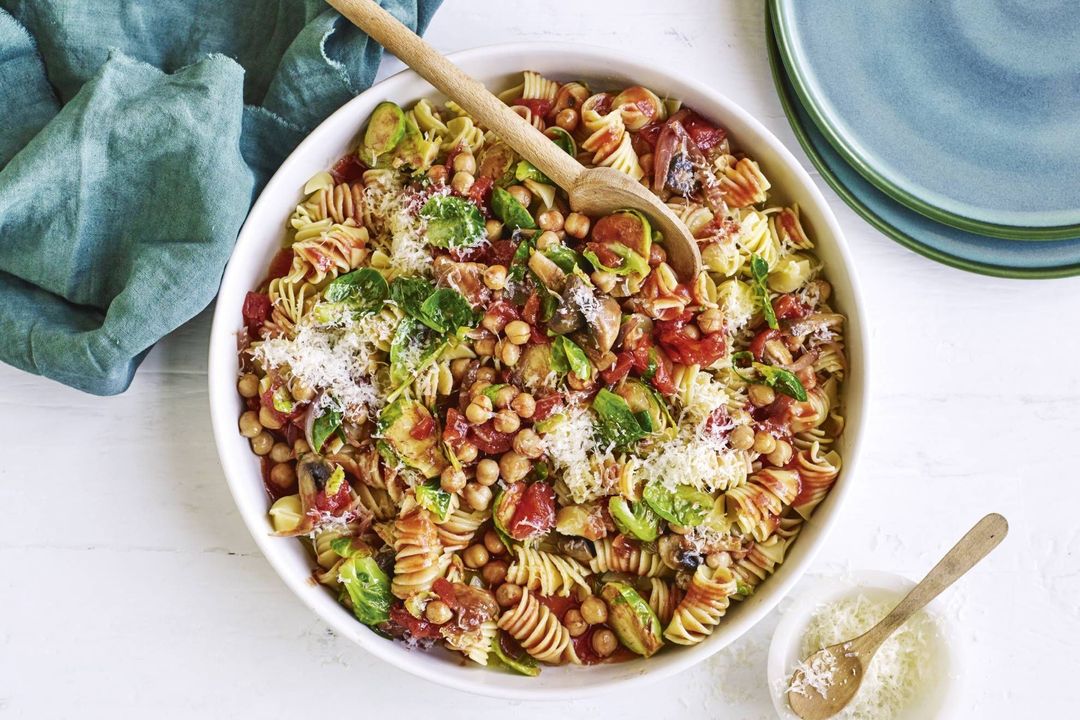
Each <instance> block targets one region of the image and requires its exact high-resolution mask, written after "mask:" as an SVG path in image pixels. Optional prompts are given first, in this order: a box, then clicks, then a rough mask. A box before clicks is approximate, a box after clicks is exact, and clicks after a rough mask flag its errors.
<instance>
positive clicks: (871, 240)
mask: <svg viewBox="0 0 1080 720" xmlns="http://www.w3.org/2000/svg"><path fill="white" fill-rule="evenodd" d="M496 8H501V9H496ZM511 8H512V9H511ZM764 33H765V28H764V25H763V17H762V3H761V2H760V0H741V1H739V2H734V1H733V2H728V1H725V0H721V1H720V2H716V1H715V0H714V1H713V2H705V1H704V0H664V2H657V1H656V0H589V1H583V0H558V1H553V0H548V1H546V2H531V3H526V2H513V3H505V2H498V3H497V2H494V0H447V2H446V3H445V4H444V6H443V8H442V9H441V10H440V11H439V13H438V14H437V15H436V17H435V20H434V22H433V23H432V26H431V29H430V32H429V35H428V37H429V39H430V40H431V41H432V42H433V43H434V44H435V45H436V46H437V47H438V48H440V49H442V50H446V51H450V50H459V49H464V48H468V47H473V46H476V45H484V44H490V43H495V42H505V41H508V40H514V39H521V40H562V41H572V42H581V43H591V44H595V45H603V46H610V47H618V48H620V49H623V50H627V49H631V50H634V51H636V52H637V53H639V54H640V55H641V57H642V59H645V60H649V61H655V62H656V63H658V64H661V65H663V66H666V67H668V68H670V69H672V70H674V71H676V72H680V73H685V74H686V75H689V76H693V77H696V78H698V79H700V80H702V81H705V82H707V83H711V84H713V85H714V86H716V87H718V88H719V89H720V90H721V91H722V92H724V93H726V94H727V95H728V96H729V97H731V98H734V99H735V100H736V102H738V103H740V104H741V105H743V107H745V108H746V109H747V110H749V111H750V112H751V113H753V114H754V115H756V116H757V117H758V118H759V119H761V120H762V121H763V122H764V123H765V124H766V125H767V126H768V127H769V128H770V129H771V130H772V131H773V132H774V133H776V134H777V135H778V136H779V137H780V138H781V139H782V140H783V141H784V142H785V143H786V144H787V145H788V147H789V148H791V150H792V151H793V152H794V153H795V154H796V155H797V156H798V157H799V158H800V159H802V160H803V161H804V163H805V164H806V166H807V168H808V169H810V170H812V168H811V166H810V165H809V163H808V162H806V161H805V156H804V155H803V153H802V152H801V150H800V149H799V146H798V144H797V143H796V141H795V139H794V137H793V135H792V133H791V131H790V129H789V127H788V124H787V120H786V119H785V117H784V115H783V112H782V111H781V109H780V104H779V102H778V101H777V99H776V96H775V93H774V91H773V86H772V81H771V80H770V76H769V68H768V62H767V59H766V53H765V44H764V37H765V36H764ZM399 68H400V64H399V63H397V62H396V61H390V62H387V63H385V64H384V67H383V69H382V73H381V75H383V76H384V75H385V74H387V73H388V72H393V71H396V70H397V69H399ZM821 186H822V189H823V190H824V192H825V194H826V195H827V196H829V197H830V198H831V199H832V205H833V207H834V210H835V212H836V213H837V215H838V217H839V218H840V222H841V224H842V225H843V227H844V228H845V230H846V232H847V236H848V239H849V241H850V244H851V246H852V250H853V253H854V256H855V260H856V263H857V272H859V273H860V274H861V276H862V279H863V287H864V288H865V291H866V303H867V317H868V318H869V319H870V345H871V349H872V351H873V354H874V356H875V361H876V363H875V364H876V373H877V374H876V377H875V382H874V385H875V389H876V394H875V396H874V397H873V408H872V411H871V420H870V430H869V436H868V437H867V439H866V449H865V454H864V458H863V463H862V466H861V468H860V471H861V472H860V474H859V476H858V477H857V478H854V479H853V478H848V481H849V482H855V483H856V486H857V487H856V489H855V491H854V492H853V493H852V495H851V496H850V502H849V503H848V506H847V507H846V508H845V512H844V514H843V519H842V521H841V522H840V523H839V525H838V526H837V527H836V529H835V530H834V531H833V533H832V535H831V536H830V538H829V540H828V542H827V543H826V544H825V546H824V548H823V551H822V552H821V554H820V556H819V559H818V561H817V563H816V565H815V567H814V570H813V571H814V572H820V573H830V572H839V571H843V570H844V569H846V568H854V569H861V568H874V569H881V570H890V571H894V572H899V573H902V574H906V575H909V576H912V577H916V576H919V575H921V574H922V573H923V572H924V571H926V570H927V569H929V567H930V566H931V565H933V563H934V562H935V561H936V560H937V558H938V556H939V555H940V554H941V553H942V552H944V550H945V549H946V548H947V547H949V546H950V545H951V544H952V543H953V542H954V541H955V540H956V539H957V538H959V536H960V535H961V534H962V533H963V532H964V531H965V530H966V529H967V528H968V527H969V526H970V525H971V524H972V523H973V522H974V521H975V520H976V519H978V518H979V517H980V516H981V515H983V514H984V513H986V512H988V511H991V510H994V511H999V512H1001V513H1003V514H1004V515H1006V516H1007V517H1008V519H1009V520H1010V522H1011V526H1012V529H1011V534H1010V536H1009V537H1008V539H1007V540H1006V541H1005V543H1004V544H1003V545H1002V546H1001V547H1000V548H999V549H998V550H997V551H996V552H995V553H994V554H993V555H992V556H991V557H990V558H989V559H988V560H987V561H986V562H985V563H984V564H983V565H982V566H980V567H978V568H976V569H975V570H974V571H973V572H972V573H971V575H970V576H969V577H967V578H965V579H964V580H963V582H962V583H961V585H960V586H958V587H956V588H954V589H952V590H950V591H949V597H948V602H949V605H950V606H951V608H952V609H953V612H952V613H951V622H952V623H954V626H955V628H956V630H957V636H958V638H959V640H960V642H961V643H962V644H963V646H964V647H963V651H964V654H965V656H966V660H967V664H966V668H965V676H966V684H967V692H966V697H965V699H964V703H963V707H964V713H963V717H972V718H1014V717H1024V718H1027V717H1047V718H1058V717H1067V716H1075V715H1072V713H1073V712H1074V711H1075V704H1074V703H1073V702H1070V701H1069V699H1070V698H1071V697H1073V696H1075V692H1074V687H1075V683H1076V678H1077V677H1080V652H1078V651H1080V526H1078V524H1077V520H1076V517H1077V512H1076V497H1077V494H1078V492H1080V471H1078V469H1077V468H1078V464H1077V460H1076V456H1075V455H1074V454H1073V451H1074V450H1075V449H1076V447H1077V445H1078V444H1080V412H1078V410H1080V372H1078V371H1077V358H1078V357H1080V332H1078V331H1077V329H1076V318H1077V315H1078V314H1080V278H1078V279H1071V280H1058V281H1039V282H1031V281H1009V280H997V279H992V278H985V277H980V276H978V275H972V274H967V273H964V272H960V271H957V270H952V269H950V268H947V267H943V266H940V265H936V264H934V263H932V262H930V261H929V260H925V259H923V258H922V257H919V256H918V255H915V254H913V253H911V252H910V251H908V250H905V249H904V248H902V247H900V246H898V245H896V244H895V243H893V242H891V241H889V240H888V239H886V238H885V237H883V236H881V235H880V234H878V233H877V232H876V231H874V230H873V229H871V228H870V227H869V226H868V225H867V224H866V223H864V222H863V221H862V220H861V219H859V218H858V217H857V216H856V215H855V214H853V213H852V212H851V211H850V210H849V209H848V208H847V207H846V206H845V205H844V204H843V203H842V202H841V201H840V200H839V199H837V198H836V197H835V196H834V195H833V194H832V192H831V190H829V189H828V188H827V187H826V186H825V185H824V184H823V183H822V184H821ZM209 327H210V323H209V313H208V312H206V313H203V314H202V315H201V316H199V317H198V318H196V319H195V320H193V321H192V322H190V323H189V324H188V325H186V326H185V327H183V328H181V329H180V330H178V331H177V332H176V333H174V334H173V335H172V336H171V337H169V338H167V339H166V340H165V341H163V342H162V343H161V344H160V345H158V346H157V348H155V349H154V351H153V352H152V353H151V354H150V356H149V358H148V359H147V361H146V362H145V363H144V365H143V366H142V368H141V369H140V370H139V373H138V375H137V376H136V378H135V382H134V384H133V385H132V386H131V389H130V390H129V391H128V392H127V393H125V394H123V395H121V396H119V397H114V398H97V397H91V396H89V395H84V394H82V393H79V392H76V391H74V390H70V389H68V388H65V387H62V386H60V385H57V384H55V383H53V382H50V381H47V380H43V379H41V378H38V377H33V376H31V375H27V374H24V373H22V372H18V371H16V370H13V369H11V368H8V367H0V388H3V390H2V392H0V438H2V440H0V448H3V453H2V455H0V507H4V508H7V510H6V511H5V512H4V513H3V516H2V517H3V520H2V521H0V717H2V718H8V717H10V718H60V717H80V718H98V717H109V718H127V717H154V718H166V717H182V718H187V717H249V718H260V717H274V718H286V717H294V718H299V717H334V716H336V717H343V715H342V713H346V714H347V715H348V716H353V717H410V716H419V714H420V713H425V714H426V713H433V715H432V716H435V717H440V718H454V719H456V718H476V717H482V716H501V717H506V716H507V713H508V712H509V713H512V714H513V715H514V717H516V718H518V719H519V720H531V719H532V718H542V719H543V720H550V719H551V718H553V717H562V718H570V717H581V718H600V717H604V718H609V717H610V718H616V717H617V718H621V719H622V720H634V719H636V718H643V719H644V718H648V720H654V719H655V718H668V717H675V716H678V717H686V718H698V717H700V718H705V717H708V718H770V717H773V711H772V708H771V705H770V703H769V700H768V694H767V689H766V682H765V655H766V649H767V646H768V641H769V638H770V635H771V631H772V628H773V627H774V626H775V624H776V614H775V613H774V615H773V616H772V617H770V618H769V619H767V620H765V621H763V622H762V623H760V624H759V625H758V626H757V627H755V628H754V629H753V630H752V631H751V632H750V633H749V634H748V635H747V636H746V637H744V638H743V639H742V640H740V641H738V642H737V643H735V645H733V646H731V647H729V648H728V649H726V650H724V651H722V652H721V653H720V654H719V655H718V656H716V657H715V658H713V659H712V660H711V661H709V662H707V663H705V664H703V665H701V666H699V667H698V668H696V669H695V670H693V671H691V672H687V673H685V674H684V675H682V676H681V677H678V678H674V679H671V680H667V681H663V682H660V683H657V684H654V685H650V686H646V687H642V688H640V689H637V690H633V691H624V692H621V693H619V694H618V695H616V696H607V697H600V698H597V699H594V700H582V701H577V702H572V703H517V704H514V703H506V702H503V701H495V700H488V699H484V698H477V697H472V696H468V695H465V694H463V693H459V692H455V691H451V690H447V689H444V688H442V687H439V686H436V685H433V684H429V683H428V682H426V681H422V680H418V679H416V678H414V677H411V676H408V675H406V674H404V673H403V672H401V671H399V670H396V669H394V668H392V667H390V666H387V665H384V664H382V663H381V662H379V661H377V660H375V659H374V658H372V657H370V656H368V655H366V654H365V653H364V652H363V651H361V650H360V649H359V648H357V647H355V646H354V645H352V644H350V643H349V642H347V641H345V640H342V639H340V638H337V637H335V636H334V635H333V634H332V633H331V632H330V630H329V629H328V628H327V626H326V625H324V624H323V623H322V622H320V621H319V620H318V619H316V618H315V617H313V616H312V615H311V613H310V612H309V611H308V610H307V609H306V608H305V607H304V606H303V605H302V604H301V603H300V601H299V600H297V599H296V598H295V597H294V596H292V595H291V594H290V593H289V592H288V590H287V589H286V588H285V586H284V585H283V584H282V582H281V581H280V580H278V578H277V577H276V576H275V575H274V573H273V571H272V570H271V569H270V566H269V565H268V564H267V563H266V561H265V560H264V559H263V558H262V556H261V555H259V553H258V552H257V551H256V549H255V545H254V543H253V542H252V540H251V538H250V537H249V535H248V533H247V530H246V529H245V528H244V526H243V524H242V523H241V521H240V518H239V516H238V515H237V513H236V511H235V509H234V508H233V503H232V500H231V498H230V496H229V494H228V491H227V490H226V487H225V481H224V478H223V476H222V472H221V470H220V468H219V466H218V461H217V456H216V453H215V450H214V444H213V441H212V439H211V433H210V426H209V417H208V415H209V410H208V404H207V391H206V346H207V338H208V335H209ZM507 705H512V706H513V707H511V708H508V707H507Z"/></svg>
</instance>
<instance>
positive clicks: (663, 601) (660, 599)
mask: <svg viewBox="0 0 1080 720" xmlns="http://www.w3.org/2000/svg"><path fill="white" fill-rule="evenodd" d="M682 598H683V591H682V590H681V589H680V588H679V586H678V585H675V584H674V583H668V582H666V581H664V580H661V579H660V578H649V607H651V608H652V611H653V612H654V613H656V617H657V618H659V619H660V624H661V625H664V626H665V627H666V626H667V624H668V623H670V622H671V618H672V617H673V616H674V615H675V608H677V607H678V606H679V603H680V602H682Z"/></svg>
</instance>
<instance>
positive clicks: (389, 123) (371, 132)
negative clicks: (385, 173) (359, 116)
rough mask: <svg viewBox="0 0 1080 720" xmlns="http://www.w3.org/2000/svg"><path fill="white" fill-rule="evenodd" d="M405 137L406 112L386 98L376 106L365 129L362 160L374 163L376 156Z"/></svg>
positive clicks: (391, 147)
mask: <svg viewBox="0 0 1080 720" xmlns="http://www.w3.org/2000/svg"><path fill="white" fill-rule="evenodd" d="M403 137H405V113H404V111H403V110H402V109H401V108H400V107H398V106H397V105H395V104H394V103H392V102H390V101H388V100H384V101H383V102H381V103H379V104H378V105H376V106H375V109H374V110H372V111H371V117H370V118H369V119H368V124H367V129H366V130H365V131H364V146H363V149H362V150H361V157H360V159H361V160H364V161H365V162H368V163H369V164H372V165H373V164H374V160H375V158H377V157H378V156H379V155H382V154H384V153H388V152H390V151H391V150H393V149H394V148H395V147H397V144H398V143H399V142H401V139H402V138H403Z"/></svg>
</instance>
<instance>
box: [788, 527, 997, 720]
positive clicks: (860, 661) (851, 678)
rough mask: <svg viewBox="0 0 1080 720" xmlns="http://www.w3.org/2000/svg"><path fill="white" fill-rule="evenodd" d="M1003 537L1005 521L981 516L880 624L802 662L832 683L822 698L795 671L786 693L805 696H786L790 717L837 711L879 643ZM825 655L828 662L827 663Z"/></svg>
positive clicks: (814, 718)
mask: <svg viewBox="0 0 1080 720" xmlns="http://www.w3.org/2000/svg"><path fill="white" fill-rule="evenodd" d="M1008 532H1009V523H1008V522H1007V521H1006V520H1005V518H1003V517H1002V516H1001V515H998V514H997V513H991V514H989V515H987V516H986V517H984V518H983V519H982V520H980V521H979V522H978V523H976V524H975V527H973V528H971V530H968V533H967V535H965V536H964V537H962V538H960V542H958V543H956V545H954V546H953V548H952V550H950V551H949V552H948V553H947V554H946V555H945V557H943V558H942V559H941V562H939V563H938V564H937V565H935V566H934V569H933V570H931V571H930V572H929V573H928V574H927V575H926V577H924V578H923V579H922V582H920V583H919V584H918V585H916V586H915V587H913V588H912V589H911V592H909V593H908V594H907V596H906V597H905V598H904V599H903V600H901V601H900V604H898V605H897V606H896V607H895V608H893V610H892V612H890V613H889V614H888V615H886V616H885V619H884V620H882V621H881V622H879V623H878V624H877V625H875V626H874V627H872V628H870V629H869V630H867V631H866V632H865V633H863V634H862V635H860V636H859V637H857V638H855V639H853V640H848V641H847V642H842V643H837V644H836V645H830V646H829V647H827V648H824V649H822V650H819V651H817V652H816V653H814V654H813V655H811V656H810V657H808V658H806V661H805V663H804V666H812V664H813V663H814V661H815V659H819V660H820V662H821V663H822V664H824V665H825V666H831V667H833V668H834V670H833V678H834V679H833V681H832V682H831V683H830V684H829V685H828V687H827V688H826V689H825V695H824V696H822V695H820V694H819V693H818V692H817V690H816V689H813V688H809V686H808V685H806V683H805V682H802V681H803V680H804V676H803V671H802V669H799V670H796V671H795V673H794V674H793V675H792V677H791V683H790V684H789V685H788V687H789V688H790V687H792V686H793V685H795V684H796V683H797V682H798V683H799V685H801V686H803V687H807V688H808V691H807V693H806V694H805V695H804V694H802V693H801V692H793V691H791V690H788V694H787V699H788V705H790V706H791V709H792V710H794V711H795V714H796V715H798V716H799V717H801V718H804V720H825V718H831V717H832V716H833V715H835V714H836V713H838V712H840V711H841V710H843V709H844V706H845V705H847V704H848V703H849V702H850V701H851V699H852V698H853V697H855V693H856V692H857V691H858V690H859V685H860V684H861V683H862V679H863V673H864V672H865V671H866V668H867V667H869V666H870V661H871V660H872V659H873V657H874V653H875V652H877V649H878V648H879V647H881V643H883V642H885V640H886V639H887V638H888V637H889V636H890V635H892V633H893V632H894V631H895V630H896V629H897V628H898V627H900V626H901V625H903V624H904V623H905V622H907V620H908V619H909V618H910V617H911V616H912V615H914V614H915V613H916V612H918V611H919V610H921V609H922V608H923V607H924V606H925V605H926V604H927V603H928V602H930V601H931V600H933V599H934V598H936V597H937V596H938V595H939V594H940V593H941V591H942V590H944V589H945V588H947V587H949V586H950V585H952V584H953V583H954V582H956V581H957V580H959V579H960V576H961V575H963V574H964V573H966V572H967V571H968V570H970V569H971V568H973V567H974V566H975V563H977V562H979V561H980V560H982V559H983V558H984V557H986V555H987V554H988V553H989V552H990V551H991V550H993V549H994V548H995V547H997V546H998V543H1000V542H1001V541H1002V540H1004V539H1005V535H1006V534H1007V533H1008ZM830 655H831V656H832V661H831V662H830V660H829V658H828V656H830Z"/></svg>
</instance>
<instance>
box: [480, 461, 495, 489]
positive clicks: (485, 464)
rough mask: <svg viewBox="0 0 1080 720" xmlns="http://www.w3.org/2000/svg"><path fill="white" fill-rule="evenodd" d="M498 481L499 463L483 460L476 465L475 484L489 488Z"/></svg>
mask: <svg viewBox="0 0 1080 720" xmlns="http://www.w3.org/2000/svg"><path fill="white" fill-rule="evenodd" d="M498 481H499V463H497V462H495V461H494V460H492V459H491V458H484V459H483V460H481V461H480V462H478V463H477V464H476V482H478V483H480V484H481V485H484V486H485V487H490V486H492V485H494V484H495V483H496V482H498Z"/></svg>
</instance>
